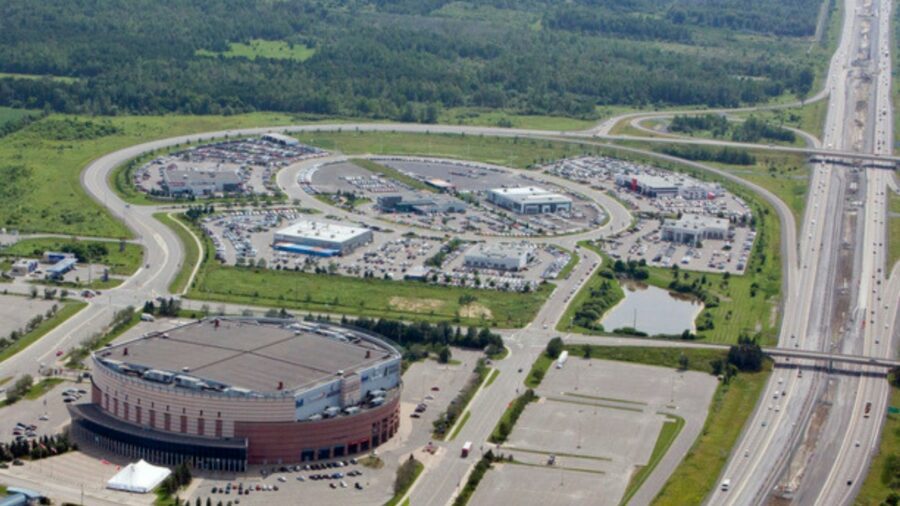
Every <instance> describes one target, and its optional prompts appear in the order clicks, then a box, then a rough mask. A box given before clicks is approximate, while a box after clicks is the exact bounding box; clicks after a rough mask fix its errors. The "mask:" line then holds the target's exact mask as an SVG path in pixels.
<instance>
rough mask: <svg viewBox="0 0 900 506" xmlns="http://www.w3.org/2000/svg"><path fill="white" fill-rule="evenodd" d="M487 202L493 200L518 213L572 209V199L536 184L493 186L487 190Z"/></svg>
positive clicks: (539, 212) (553, 211)
mask: <svg viewBox="0 0 900 506" xmlns="http://www.w3.org/2000/svg"><path fill="white" fill-rule="evenodd" d="M488 202H493V203H494V204H497V205H498V206H500V207H504V208H506V209H509V210H511V211H515V212H517V213H519V214H541V213H555V212H557V211H570V210H572V199H571V198H569V197H566V196H565V195H561V194H559V193H555V192H551V191H549V190H545V189H543V188H538V187H536V186H523V187H519V188H494V189H491V190H488Z"/></svg>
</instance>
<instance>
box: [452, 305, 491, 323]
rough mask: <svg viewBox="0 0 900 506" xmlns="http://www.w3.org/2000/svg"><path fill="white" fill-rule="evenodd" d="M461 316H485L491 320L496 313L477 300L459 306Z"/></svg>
mask: <svg viewBox="0 0 900 506" xmlns="http://www.w3.org/2000/svg"><path fill="white" fill-rule="evenodd" d="M459 316H461V317H463V318H484V319H485V320H491V319H493V318H494V313H492V312H491V310H490V309H488V308H487V307H485V306H483V305H481V304H479V303H477V302H470V303H469V304H466V305H465V306H462V307H460V308H459Z"/></svg>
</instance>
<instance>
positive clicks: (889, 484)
mask: <svg viewBox="0 0 900 506" xmlns="http://www.w3.org/2000/svg"><path fill="white" fill-rule="evenodd" d="M888 381H890V384H891V394H890V397H889V398H888V402H889V403H890V404H889V406H888V412H887V415H886V418H885V421H884V426H882V428H881V442H880V443H879V446H878V451H877V452H876V453H875V456H874V458H873V459H872V463H871V465H870V466H869V473H868V474H867V475H866V479H865V481H864V482H863V484H862V488H861V489H860V490H859V495H858V496H857V497H856V504H857V505H859V506H875V505H881V504H898V502H900V369H894V370H892V371H891V373H890V374H889V375H888Z"/></svg>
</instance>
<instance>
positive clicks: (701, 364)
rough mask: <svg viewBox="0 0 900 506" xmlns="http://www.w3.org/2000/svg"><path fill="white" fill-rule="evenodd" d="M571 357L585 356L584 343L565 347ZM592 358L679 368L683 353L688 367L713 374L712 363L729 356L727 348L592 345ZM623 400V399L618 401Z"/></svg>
mask: <svg viewBox="0 0 900 506" xmlns="http://www.w3.org/2000/svg"><path fill="white" fill-rule="evenodd" d="M565 348H566V349H567V350H569V357H570V358H571V359H574V358H581V357H583V356H584V345H580V344H573V345H567V346H566V347H565ZM590 349H591V359H598V360H615V361H617V362H635V363H638V364H646V365H655V366H659V367H669V368H672V369H677V368H678V367H679V362H678V361H679V359H680V358H681V355H685V356H687V357H688V369H690V370H692V371H699V372H705V373H710V374H712V366H711V365H710V363H711V362H712V361H714V360H717V359H725V358H726V357H727V356H728V352H727V351H726V350H713V349H705V348H660V347H653V348H649V347H648V348H644V347H639V346H598V345H591V346H590ZM618 402H621V401H618Z"/></svg>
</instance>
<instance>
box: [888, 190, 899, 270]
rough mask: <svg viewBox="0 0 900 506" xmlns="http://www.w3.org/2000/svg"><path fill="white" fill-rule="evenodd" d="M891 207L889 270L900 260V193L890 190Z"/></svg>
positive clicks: (889, 221)
mask: <svg viewBox="0 0 900 506" xmlns="http://www.w3.org/2000/svg"><path fill="white" fill-rule="evenodd" d="M888 194H889V195H890V207H889V213H888V261H887V271H888V272H891V269H893V268H894V264H895V263H897V261H898V260H900V195H898V194H896V193H894V192H889V193H888Z"/></svg>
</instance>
